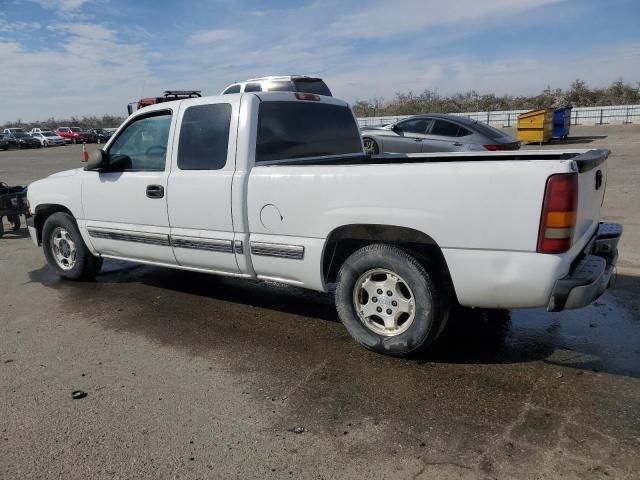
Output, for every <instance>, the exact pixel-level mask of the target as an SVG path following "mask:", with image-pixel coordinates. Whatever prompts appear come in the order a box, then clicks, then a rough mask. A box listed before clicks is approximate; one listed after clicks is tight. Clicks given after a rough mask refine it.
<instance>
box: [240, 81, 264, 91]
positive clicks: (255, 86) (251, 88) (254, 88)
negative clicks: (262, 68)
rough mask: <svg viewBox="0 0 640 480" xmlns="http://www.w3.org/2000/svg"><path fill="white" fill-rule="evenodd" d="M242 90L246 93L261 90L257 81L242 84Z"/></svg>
mask: <svg viewBox="0 0 640 480" xmlns="http://www.w3.org/2000/svg"><path fill="white" fill-rule="evenodd" d="M244 91H245V93H247V92H261V91H262V87H261V86H260V84H259V83H247V84H246V85H245V86H244Z"/></svg>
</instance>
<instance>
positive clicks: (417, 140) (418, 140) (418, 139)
mask: <svg viewBox="0 0 640 480" xmlns="http://www.w3.org/2000/svg"><path fill="white" fill-rule="evenodd" d="M413 141H414V142H421V141H422V139H421V138H414V139H413Z"/></svg>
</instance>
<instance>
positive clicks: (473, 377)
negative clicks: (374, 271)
mask: <svg viewBox="0 0 640 480" xmlns="http://www.w3.org/2000/svg"><path fill="white" fill-rule="evenodd" d="M572 135H573V138H570V139H569V142H568V143H567V144H565V145H563V146H568V147H581V146H593V147H604V148H610V149H611V150H612V151H613V153H612V156H611V157H610V160H609V169H610V170H609V181H608V186H607V198H606V200H605V206H604V207H605V208H604V214H605V216H606V218H608V219H610V220H612V221H619V222H621V223H623V224H624V226H625V233H624V236H623V239H622V242H621V246H620V247H621V256H620V261H619V268H618V279H617V283H616V285H615V286H614V287H613V288H612V289H610V290H609V291H608V292H607V293H606V294H605V295H604V296H603V297H602V298H600V299H599V300H598V302H596V303H595V304H594V305H592V306H590V307H588V308H585V309H582V310H578V311H570V312H563V313H553V314H551V313H547V312H545V311H543V310H526V311H511V312H488V313H485V312H478V311H474V312H470V311H459V312H457V313H456V315H455V316H454V318H453V320H452V322H451V324H450V326H449V327H448V329H447V330H446V332H445V334H444V337H443V338H442V340H441V341H440V342H439V343H438V344H437V345H436V346H435V347H434V349H433V350H432V351H431V352H429V353H428V354H425V355H424V356H422V357H420V358H414V359H410V360H407V359H395V358H389V357H384V356H381V355H376V354H373V353H371V352H368V351H366V350H364V349H362V348H361V347H358V346H357V345H355V344H354V343H353V342H352V341H351V339H350V338H349V336H348V334H347V333H346V331H345V329H344V328H343V327H342V325H341V324H340V323H339V321H338V318H337V315H336V312H335V309H334V307H333V303H332V298H331V296H330V295H321V294H317V293H313V292H306V291H304V290H301V289H297V288H292V287H286V286H282V285H279V284H275V283H261V282H247V281H241V280H235V279H230V278H222V277H215V276H209V275H204V274H198V273H190V272H180V271H172V270H166V269H161V268H155V267H149V266H142V265H136V264H129V263H125V262H115V261H107V262H105V267H104V269H103V272H102V274H101V275H100V276H99V277H98V278H97V280H96V281H95V282H90V283H71V282H66V281H62V280H60V279H58V278H57V277H56V276H55V275H54V274H53V273H52V272H51V271H50V270H49V269H48V268H47V267H46V265H45V261H44V258H43V255H42V252H41V250H39V249H36V248H35V247H34V246H33V244H32V243H31V241H30V240H29V238H28V235H27V233H26V230H22V231H20V232H18V233H15V234H7V235H6V236H5V238H2V239H0V305H1V306H2V308H0V387H1V388H0V478H1V479H7V480H9V479H18V478H21V479H22V478H35V479H58V478H66V479H87V478H90V479H129V478H135V479H165V478H167V479H169V478H182V479H209V478H225V479H229V478H238V479H248V478H274V479H275V478H278V479H279V478H310V479H321V478H325V479H334V478H353V479H357V478H366V479H379V478H387V479H396V478H397V479H405V478H406V479H411V478H415V479H423V480H425V479H433V478H437V479H476V478H480V479H552V478H562V479H601V478H609V479H610V478H616V479H617V478H621V479H635V478H640V473H638V472H639V471H640V455H639V454H638V452H639V451H640V296H639V293H640V241H639V240H640V212H639V211H638V205H640V189H638V185H639V184H640V163H639V161H638V158H637V157H638V152H639V147H640V126H638V125H632V126H604V127H578V128H574V129H573V132H572ZM92 148H95V147H92ZM542 148H554V146H543V147H542ZM79 160H80V149H79V147H59V148H55V149H54V148H50V149H46V150H44V149H43V150H34V151H19V152H18V151H10V152H0V180H2V181H5V182H7V183H10V184H19V183H27V182H29V181H33V180H35V179H37V178H41V177H42V176H45V175H47V174H49V173H52V172H54V171H58V170H62V169H66V168H72V167H75V166H78V165H79ZM76 390H81V391H83V392H86V393H87V395H86V397H84V398H81V399H78V400H74V399H73V398H72V392H73V391H76ZM296 427H303V428H304V431H303V432H302V433H295V432H294V430H295V429H296Z"/></svg>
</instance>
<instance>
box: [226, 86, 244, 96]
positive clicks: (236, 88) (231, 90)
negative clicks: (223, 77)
mask: <svg viewBox="0 0 640 480" xmlns="http://www.w3.org/2000/svg"><path fill="white" fill-rule="evenodd" d="M229 93H240V85H231V86H230V87H228V88H227V89H226V90H225V91H224V92H222V94H223V95H227V94H229Z"/></svg>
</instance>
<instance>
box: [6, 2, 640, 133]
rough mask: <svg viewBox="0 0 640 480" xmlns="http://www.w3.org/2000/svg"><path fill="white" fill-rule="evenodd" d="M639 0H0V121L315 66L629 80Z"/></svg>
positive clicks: (335, 72) (523, 83) (378, 86)
mask: <svg viewBox="0 0 640 480" xmlns="http://www.w3.org/2000/svg"><path fill="white" fill-rule="evenodd" d="M639 25H640V1H638V0H482V1H481V0H448V1H443V0H384V1H380V0H371V1H367V0H358V1H351V0H316V1H304V0H273V1H258V0H192V1H183V2H169V1H164V0H136V1H133V0H0V122H6V121H10V120H15V119H18V118H21V119H22V120H36V119H46V118H48V117H50V116H54V117H65V116H70V115H84V114H103V113H112V114H124V113H125V112H126V109H125V105H126V104H127V103H128V102H130V101H133V100H135V99H137V98H139V97H140V96H142V95H147V96H151V95H156V94H160V93H161V92H162V91H164V90H166V89H191V88H193V89H200V90H202V91H203V92H204V93H205V94H216V93H218V92H220V91H221V90H222V89H223V88H224V87H225V86H226V85H228V84H229V83H232V82H234V81H238V80H243V79H246V78H250V77H255V76H263V75H271V74H288V73H307V74H317V75H320V76H322V77H324V78H325V79H326V80H327V83H328V84H329V86H330V87H331V89H332V90H333V92H334V94H335V95H336V96H338V97H341V98H344V99H346V100H349V101H353V100H355V99H369V98H373V97H380V96H381V97H385V98H390V97H392V96H393V95H394V93H395V92H407V91H409V90H412V91H414V92H420V91H422V90H423V89H425V88H429V89H437V90H438V91H439V92H441V93H444V94H446V93H453V92H456V91H464V90H471V89H474V90H477V91H479V92H481V93H497V94H502V93H511V94H528V93H537V92H539V91H540V90H542V89H543V88H544V87H545V86H547V85H551V86H552V87H566V86H568V85H569V83H570V82H571V81H572V80H573V79H575V78H576V77H580V78H582V79H584V80H586V81H587V82H588V83H589V84H591V85H597V86H604V85H607V84H609V83H610V82H611V81H613V80H615V79H616V78H618V77H623V78H624V79H625V80H626V81H629V82H633V83H635V82H637V81H640V26H639Z"/></svg>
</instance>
